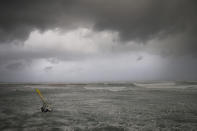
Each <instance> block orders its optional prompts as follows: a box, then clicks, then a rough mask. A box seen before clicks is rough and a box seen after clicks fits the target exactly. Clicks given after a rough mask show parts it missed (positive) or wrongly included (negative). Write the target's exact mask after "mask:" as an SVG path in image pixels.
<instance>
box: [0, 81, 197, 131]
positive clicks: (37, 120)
mask: <svg viewBox="0 0 197 131" xmlns="http://www.w3.org/2000/svg"><path fill="white" fill-rule="evenodd" d="M35 88H38V89H40V91H41V92H42V94H43V95H44V96H45V97H46V98H47V99H48V101H49V103H50V104H51V105H52V108H53V112H48V113H42V112H41V111H40V107H41V101H40V99H39V97H38V95H37V94H36V92H35ZM4 130H5V131H12V130H14V131H15V130H16V131H17V130H18V131H43V130H46V131H50V130H51V131H52V130H54V131H154V130H155V131H179V130H180V131H196V130H197V85H196V84H191V83H178V84H177V83H157V84H154V83H153V84H151V83H149V84H141V83H140V84H81V85H80V84H78V85H63V84H62V85H47V84H42V85H28V84H26V85H24V84H0V131H4Z"/></svg>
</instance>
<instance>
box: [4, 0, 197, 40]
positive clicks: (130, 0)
mask: <svg viewBox="0 0 197 131" xmlns="http://www.w3.org/2000/svg"><path fill="white" fill-rule="evenodd" d="M196 6H197V2H196V1H195V0H174V1H170V0H166V1H158V0H122V1H114V0H107V1H106V0H83V1H77V0H55V1H54V0H41V1H40V0H34V1H26V0H19V1H11V0H2V1H1V4H0V9H1V11H0V12H1V13H0V17H1V21H0V33H1V35H0V36H1V37H0V39H1V40H2V41H5V40H14V39H19V40H21V39H22V40H23V39H25V38H27V36H28V34H29V33H30V32H31V31H32V30H33V29H39V30H47V29H51V28H55V27H65V26H67V28H68V27H69V26H71V25H77V24H79V23H83V22H87V21H92V22H93V23H94V24H95V29H96V30H106V29H109V30H116V31H118V32H120V36H121V38H122V40H138V41H145V40H148V39H152V38H154V37H158V36H160V35H161V36H160V37H162V36H163V35H164V36H165V35H169V34H171V33H176V32H185V31H188V32H189V33H191V34H196V33H197V25H196V23H197V18H196V12H197V8H196ZM74 23H75V24H74ZM78 26H80V24H79V25H78Z"/></svg>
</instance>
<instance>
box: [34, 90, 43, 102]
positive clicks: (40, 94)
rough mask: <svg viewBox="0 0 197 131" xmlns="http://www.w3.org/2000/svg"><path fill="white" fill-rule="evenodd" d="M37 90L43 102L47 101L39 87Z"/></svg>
mask: <svg viewBox="0 0 197 131" xmlns="http://www.w3.org/2000/svg"><path fill="white" fill-rule="evenodd" d="M36 92H37V93H38V95H39V96H40V98H41V100H42V102H44V103H45V100H44V97H43V96H42V94H41V92H40V90H39V89H36Z"/></svg>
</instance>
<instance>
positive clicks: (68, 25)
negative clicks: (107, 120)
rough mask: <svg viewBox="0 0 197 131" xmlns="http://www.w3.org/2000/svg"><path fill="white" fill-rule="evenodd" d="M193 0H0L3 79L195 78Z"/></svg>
mask: <svg viewBox="0 0 197 131" xmlns="http://www.w3.org/2000/svg"><path fill="white" fill-rule="evenodd" d="M196 12H197V1H196V0H1V1H0V81H1V82H102V81H148V80H160V81H161V80H162V81H166V80H197V69H196V67H197V15H196Z"/></svg>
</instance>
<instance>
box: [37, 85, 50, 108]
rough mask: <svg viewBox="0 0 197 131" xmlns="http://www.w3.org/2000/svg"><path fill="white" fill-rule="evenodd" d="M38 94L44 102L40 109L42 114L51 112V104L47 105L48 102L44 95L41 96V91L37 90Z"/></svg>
mask: <svg viewBox="0 0 197 131" xmlns="http://www.w3.org/2000/svg"><path fill="white" fill-rule="evenodd" d="M36 92H37V93H38V95H39V96H40V99H41V101H42V107H41V108H40V109H41V111H42V112H51V111H52V109H51V107H50V106H49V104H48V103H47V101H46V100H45V99H44V97H43V95H42V94H41V92H40V90H39V89H36Z"/></svg>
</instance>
